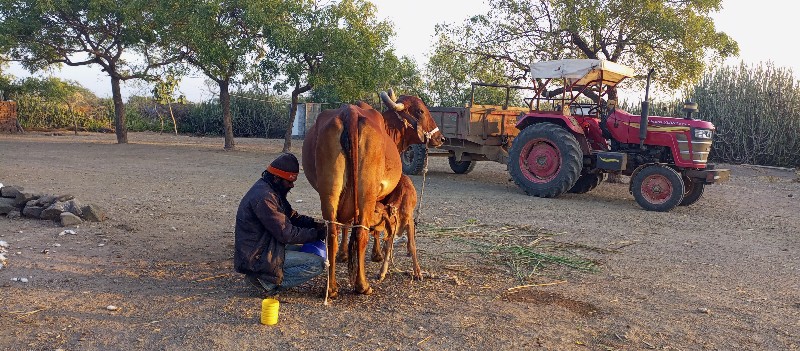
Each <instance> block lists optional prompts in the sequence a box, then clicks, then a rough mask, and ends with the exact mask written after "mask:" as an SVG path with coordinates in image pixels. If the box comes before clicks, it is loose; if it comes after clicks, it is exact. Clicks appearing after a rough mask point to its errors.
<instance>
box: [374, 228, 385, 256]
mask: <svg viewBox="0 0 800 351" xmlns="http://www.w3.org/2000/svg"><path fill="white" fill-rule="evenodd" d="M382 236H383V235H381V231H379V230H373V231H372V240H373V241H372V242H373V244H372V262H380V261H383V253H382V252H381V251H382V250H381V237H382Z"/></svg>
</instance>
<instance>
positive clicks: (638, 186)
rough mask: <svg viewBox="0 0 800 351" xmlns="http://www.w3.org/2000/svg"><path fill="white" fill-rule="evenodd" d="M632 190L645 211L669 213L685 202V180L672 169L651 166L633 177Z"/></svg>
mask: <svg viewBox="0 0 800 351" xmlns="http://www.w3.org/2000/svg"><path fill="white" fill-rule="evenodd" d="M631 190H632V191H633V198H634V199H636V202H637V203H639V206H642V208H644V209H645V210H648V211H658V212H667V211H669V210H672V209H673V208H675V207H676V206H678V205H679V204H680V203H681V201H682V200H683V179H681V175H680V174H678V172H676V171H675V170H674V169H672V168H669V167H666V166H662V165H651V166H647V167H644V168H642V170H640V171H639V172H637V173H636V174H634V175H633V178H631Z"/></svg>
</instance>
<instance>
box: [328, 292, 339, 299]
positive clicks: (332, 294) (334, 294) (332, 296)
mask: <svg viewBox="0 0 800 351" xmlns="http://www.w3.org/2000/svg"><path fill="white" fill-rule="evenodd" d="M338 297H339V290H336V291H328V298H329V299H331V300H333V299H336V298H338Z"/></svg>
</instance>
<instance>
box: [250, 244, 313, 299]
mask: <svg viewBox="0 0 800 351" xmlns="http://www.w3.org/2000/svg"><path fill="white" fill-rule="evenodd" d="M298 249H299V246H294V245H287V246H286V256H285V259H284V261H283V282H282V283H281V285H275V284H272V283H270V282H267V281H264V280H261V279H259V280H258V282H259V283H261V286H262V287H263V288H264V289H265V290H266V291H267V294H271V293H272V294H274V293H276V292H278V291H279V290H286V289H289V288H291V287H294V286H298V285H300V284H303V283H305V282H306V281H308V280H310V279H311V278H314V277H316V276H318V275H320V274H322V272H324V271H325V259H323V258H322V257H320V256H317V255H315V254H310V253H305V252H300V251H295V250H298Z"/></svg>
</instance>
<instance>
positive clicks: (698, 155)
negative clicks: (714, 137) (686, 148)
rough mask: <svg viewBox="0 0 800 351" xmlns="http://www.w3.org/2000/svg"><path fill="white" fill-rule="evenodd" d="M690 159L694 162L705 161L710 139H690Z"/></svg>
mask: <svg viewBox="0 0 800 351" xmlns="http://www.w3.org/2000/svg"><path fill="white" fill-rule="evenodd" d="M692 150H693V152H692V155H693V157H692V161H693V162H694V163H703V164H705V163H707V162H708V153H709V152H711V140H697V141H692Z"/></svg>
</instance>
